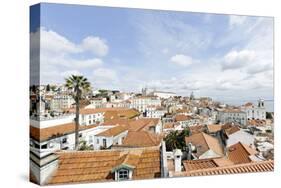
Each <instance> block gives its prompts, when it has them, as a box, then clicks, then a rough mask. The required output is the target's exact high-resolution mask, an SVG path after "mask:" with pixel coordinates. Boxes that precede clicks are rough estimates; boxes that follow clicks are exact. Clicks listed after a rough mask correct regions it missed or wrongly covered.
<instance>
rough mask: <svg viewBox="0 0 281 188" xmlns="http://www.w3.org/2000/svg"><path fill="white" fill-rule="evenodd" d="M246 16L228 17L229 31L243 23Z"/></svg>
mask: <svg viewBox="0 0 281 188" xmlns="http://www.w3.org/2000/svg"><path fill="white" fill-rule="evenodd" d="M246 19H247V16H237V15H230V16H229V27H230V29H231V28H233V27H235V26H239V25H242V24H244V23H245V21H246Z"/></svg>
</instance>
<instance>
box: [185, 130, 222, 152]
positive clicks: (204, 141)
mask: <svg viewBox="0 0 281 188" xmlns="http://www.w3.org/2000/svg"><path fill="white" fill-rule="evenodd" d="M185 143H186V144H188V143H192V144H193V145H194V146H196V148H197V153H196V155H197V157H199V156H201V155H202V154H203V153H205V152H206V151H208V150H210V149H211V150H213V151H214V152H215V153H217V154H218V155H223V150H222V147H221V145H220V143H219V141H218V139H216V138H215V137H213V136H210V135H208V134H206V133H203V132H201V133H198V134H193V135H191V136H189V137H185Z"/></svg>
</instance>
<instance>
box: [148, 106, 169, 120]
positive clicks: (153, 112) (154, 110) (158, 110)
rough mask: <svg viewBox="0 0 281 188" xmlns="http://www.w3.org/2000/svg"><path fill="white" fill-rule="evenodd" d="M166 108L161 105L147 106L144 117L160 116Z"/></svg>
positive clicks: (165, 111)
mask: <svg viewBox="0 0 281 188" xmlns="http://www.w3.org/2000/svg"><path fill="white" fill-rule="evenodd" d="M165 113H167V110H166V109H165V108H163V107H161V106H148V108H147V110H146V112H145V117H148V118H162V117H163V116H164V115H165Z"/></svg>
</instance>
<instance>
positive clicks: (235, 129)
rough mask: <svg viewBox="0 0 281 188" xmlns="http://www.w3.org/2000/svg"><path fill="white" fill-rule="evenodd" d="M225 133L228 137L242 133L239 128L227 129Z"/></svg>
mask: <svg viewBox="0 0 281 188" xmlns="http://www.w3.org/2000/svg"><path fill="white" fill-rule="evenodd" d="M224 131H225V133H226V135H227V136H229V135H231V134H234V133H236V132H238V131H240V128H239V127H238V126H231V127H230V128H228V129H225V130H224Z"/></svg>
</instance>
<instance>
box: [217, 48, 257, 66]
mask: <svg viewBox="0 0 281 188" xmlns="http://www.w3.org/2000/svg"><path fill="white" fill-rule="evenodd" d="M255 56H256V54H255V52H254V51H250V50H241V51H236V50H234V51H230V52H229V53H227V54H226V55H225V56H224V58H223V63H222V69H223V70H227V69H239V68H242V67H245V66H247V65H249V64H252V63H254V62H253V60H254V59H255Z"/></svg>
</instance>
